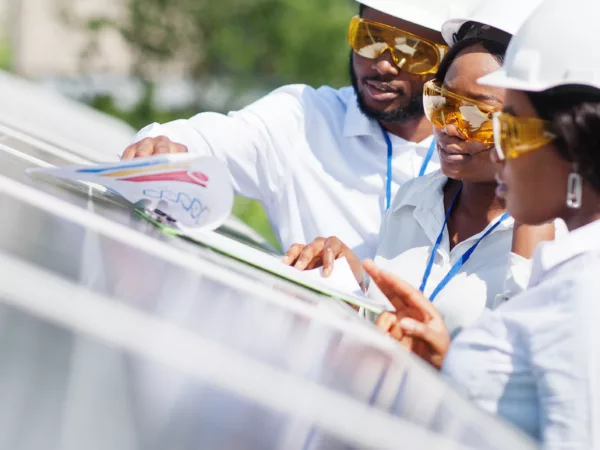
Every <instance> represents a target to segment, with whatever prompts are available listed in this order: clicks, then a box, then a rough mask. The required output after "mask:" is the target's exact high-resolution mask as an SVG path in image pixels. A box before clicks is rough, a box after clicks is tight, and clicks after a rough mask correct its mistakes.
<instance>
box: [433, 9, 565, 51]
mask: <svg viewBox="0 0 600 450" xmlns="http://www.w3.org/2000/svg"><path fill="white" fill-rule="evenodd" d="M542 1H543V0H487V1H486V0H484V1H481V2H479V3H478V4H477V5H475V7H474V8H473V9H472V11H471V12H469V13H468V14H466V15H463V16H455V18H451V19H450V20H447V21H446V22H444V24H443V25H442V36H444V40H445V41H446V42H447V43H448V45H452V44H454V35H455V34H456V33H458V31H459V30H460V27H462V26H463V25H464V24H465V23H467V22H477V23H480V24H483V25H488V26H490V27H494V28H496V29H498V30H502V31H504V32H506V33H508V34H510V35H514V34H515V33H516V32H517V30H518V29H519V28H521V25H523V23H524V22H525V20H526V19H527V18H528V17H529V16H530V15H531V13H532V12H533V11H534V10H535V8H537V7H538V6H539V5H540V4H541V3H542ZM565 1H567V0H565Z"/></svg>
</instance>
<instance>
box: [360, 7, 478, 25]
mask: <svg viewBox="0 0 600 450" xmlns="http://www.w3.org/2000/svg"><path fill="white" fill-rule="evenodd" d="M358 1H359V3H362V4H363V5H365V6H368V7H369V8H373V9H376V10H377V11H381V12H383V13H386V14H389V15H390V16H394V17H397V18H399V19H402V20H406V21H407V22H411V23H414V24H417V25H420V26H422V27H425V28H430V29H432V30H435V31H441V30H442V24H443V23H444V22H445V21H446V20H448V19H449V18H451V17H462V16H463V15H465V14H467V12H468V11H469V10H470V9H472V8H473V6H474V5H475V4H477V3H479V2H480V1H481V0H358Z"/></svg>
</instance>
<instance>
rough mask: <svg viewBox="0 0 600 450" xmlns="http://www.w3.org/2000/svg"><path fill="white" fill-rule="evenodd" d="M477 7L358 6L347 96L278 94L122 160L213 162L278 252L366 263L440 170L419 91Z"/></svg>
mask: <svg viewBox="0 0 600 450" xmlns="http://www.w3.org/2000/svg"><path fill="white" fill-rule="evenodd" d="M474 1H476V0H460V1H459V0H454V1H453V2H448V1H447V0H428V1H427V2H416V1H414V0H363V1H362V3H361V5H360V15H359V16H357V17H354V18H353V19H352V21H351V23H350V29H349V43H350V46H351V48H352V52H351V56H350V74H351V79H352V87H345V88H342V89H339V90H335V89H333V88H331V87H328V86H323V87H321V88H319V89H313V88H311V87H309V86H306V85H290V86H284V87H282V88H279V89H277V90H275V91H274V92H272V93H271V94H269V95H267V96H266V97H264V98H262V99H260V100H258V101H257V102H255V103H253V104H252V105H250V106H248V107H246V108H244V109H242V110H241V111H237V112H232V113H229V114H228V115H221V114H216V113H201V114H198V115H197V116H195V117H193V118H191V119H189V120H178V121H175V122H171V123H168V124H166V125H159V124H152V125H149V126H147V127H146V128H144V129H143V130H141V131H140V132H139V133H138V135H137V136H136V138H135V140H134V142H135V143H134V144H133V145H131V146H129V147H128V148H127V149H126V150H125V151H124V153H123V159H132V158H135V157H143V156H150V155H153V154H163V153H179V152H187V151H189V152H193V153H196V154H198V155H213V156H216V157H217V158H219V159H221V160H222V161H224V162H225V163H226V164H227V166H228V167H229V170H230V172H231V176H232V181H233V184H234V187H235V190H236V192H238V193H239V194H241V195H244V196H246V197H250V198H254V199H258V200H260V201H261V203H262V204H263V206H264V207H265V210H266V213H267V215H268V217H269V220H270V221H271V224H272V226H273V228H274V230H275V233H276V235H277V236H278V239H279V241H280V243H281V245H282V248H284V249H287V248H289V247H290V246H291V245H292V244H294V243H308V242H312V241H313V240H315V239H316V238H318V237H319V236H334V235H335V236H337V237H338V238H340V239H341V240H342V241H343V242H345V243H346V244H347V245H348V246H349V247H351V248H352V250H353V251H354V253H355V254H356V255H358V256H359V257H360V258H366V257H372V256H373V255H374V252H375V248H376V245H377V235H378V233H379V227H380V224H381V219H382V216H383V214H384V213H385V211H386V209H387V208H388V207H389V204H390V202H391V199H392V197H393V195H394V194H395V192H396V190H397V189H398V188H399V187H400V185H402V183H404V182H406V181H407V180H409V179H411V178H414V177H416V176H420V175H423V174H424V173H427V172H430V171H432V170H435V169H437V168H438V163H437V152H435V151H434V143H433V141H432V137H431V134H432V128H431V124H430V123H429V122H428V121H427V119H426V118H425V117H424V113H423V106H422V95H423V85H424V83H425V82H426V81H428V80H429V79H431V78H432V77H433V75H434V74H435V72H436V70H437V67H438V65H439V62H440V60H441V58H442V57H443V55H444V53H445V52H446V50H447V48H446V47H445V45H444V40H443V38H442V35H441V33H440V29H441V25H442V23H443V22H444V21H445V20H446V19H447V18H449V17H450V16H451V15H453V16H454V17H458V16H459V15H460V13H461V12H462V11H461V10H457V8H462V9H464V10H466V9H468V7H469V6H470V5H472V4H473V2H474ZM449 3H452V5H449ZM465 12H466V11H465Z"/></svg>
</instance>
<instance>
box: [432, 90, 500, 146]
mask: <svg viewBox="0 0 600 450" xmlns="http://www.w3.org/2000/svg"><path fill="white" fill-rule="evenodd" d="M423 107H424V109H425V115H426V116H427V119H429V121H430V122H431V123H432V124H434V125H435V126H436V127H438V128H440V129H441V128H444V127H445V126H446V125H454V126H455V127H456V128H457V129H458V131H459V132H460V133H461V135H462V138H463V139H466V140H471V141H477V142H482V143H484V144H486V145H491V144H493V143H494V133H493V123H492V114H493V108H492V107H491V106H490V107H489V108H488V107H485V106H484V105H482V104H481V103H480V102H475V101H473V102H470V101H469V100H468V99H467V98H465V97H462V96H459V95H456V94H453V93H452V92H450V91H447V90H445V89H443V88H441V87H440V86H439V85H437V84H436V83H434V82H433V81H430V82H428V83H426V84H425V88H424V89H423Z"/></svg>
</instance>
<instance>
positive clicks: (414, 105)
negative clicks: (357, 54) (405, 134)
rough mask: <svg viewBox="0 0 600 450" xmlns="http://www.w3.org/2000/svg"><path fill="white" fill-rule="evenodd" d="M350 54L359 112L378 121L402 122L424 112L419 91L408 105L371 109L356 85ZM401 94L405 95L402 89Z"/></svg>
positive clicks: (356, 80)
mask: <svg viewBox="0 0 600 450" xmlns="http://www.w3.org/2000/svg"><path fill="white" fill-rule="evenodd" d="M352 55H353V52H351V53H350V79H351V80H352V87H353V88H354V92H356V98H357V101H358V107H359V108H360V110H361V112H362V113H363V114H364V115H365V116H367V117H369V118H371V119H374V120H376V121H378V122H403V121H405V120H411V119H418V118H419V117H422V116H423V115H424V114H425V112H424V111H423V94H422V93H419V94H418V95H413V96H412V97H411V98H410V100H409V102H408V105H406V106H404V107H401V108H396V109H393V110H391V111H379V110H376V109H373V108H371V107H369V106H368V105H367V103H366V102H365V99H364V98H363V95H362V93H361V92H360V90H359V86H358V78H357V77H356V73H355V72H354V66H353V65H352ZM368 80H373V81H382V82H384V81H385V80H384V79H383V78H381V77H370V78H368ZM400 94H401V95H405V92H404V91H400Z"/></svg>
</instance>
